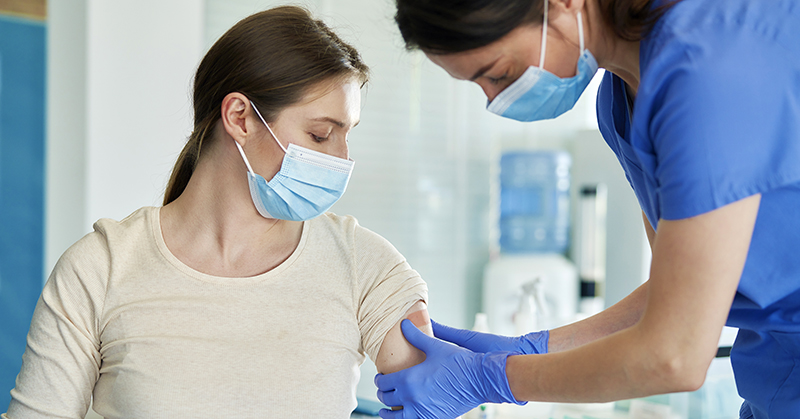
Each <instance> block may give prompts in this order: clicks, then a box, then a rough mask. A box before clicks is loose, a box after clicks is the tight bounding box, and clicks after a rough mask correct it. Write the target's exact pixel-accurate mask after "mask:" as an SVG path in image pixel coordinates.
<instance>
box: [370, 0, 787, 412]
mask: <svg viewBox="0 0 800 419" xmlns="http://www.w3.org/2000/svg"><path fill="white" fill-rule="evenodd" d="M396 20H397V23H398V24H399V27H400V31H401V33H402V35H403V37H404V39H405V42H406V44H407V46H408V47H410V48H420V49H422V51H424V52H425V53H426V54H427V56H428V57H429V58H430V59H431V60H432V61H433V62H434V63H436V64H438V65H439V66H441V67H442V68H443V69H445V70H446V71H447V72H448V73H449V74H450V75H452V76H453V77H455V78H457V79H462V80H469V81H473V82H475V83H477V84H478V85H480V86H481V87H482V88H483V90H484V92H485V93H486V96H487V97H488V99H489V103H488V110H489V111H491V112H494V113H496V114H499V115H502V116H505V117H508V118H512V119H516V120H520V121H535V120H542V119H548V118H554V117H557V116H558V115H560V114H562V113H563V112H565V111H567V110H569V109H570V108H571V107H572V106H573V105H574V103H575V102H576V100H577V99H578V97H579V96H580V94H581V92H582V91H583V90H584V88H585V87H586V85H587V84H588V83H589V80H590V79H591V78H592V76H593V75H594V74H595V72H596V70H597V69H598V67H602V68H605V69H606V70H607V72H606V73H605V75H604V77H603V81H602V85H601V87H600V91H599V95H598V98H597V115H598V120H599V125H600V131H601V132H602V134H603V137H604V139H605V141H606V142H607V143H608V145H609V147H611V149H612V150H613V151H614V153H616V155H617V158H618V159H619V162H620V164H621V165H622V168H623V169H624V171H625V174H626V175H627V178H628V180H629V182H630V184H631V186H632V187H633V189H634V191H635V193H636V196H637V197H638V199H639V203H640V205H641V207H642V210H643V213H644V224H645V227H646V230H647V233H648V238H649V239H650V245H651V249H652V253H653V259H652V266H651V271H650V279H649V281H647V282H646V283H645V284H644V285H642V286H641V287H639V288H638V289H637V290H635V291H634V292H633V293H631V294H630V295H629V296H628V297H626V298H625V299H623V300H622V301H621V302H619V303H617V304H616V305H614V306H612V307H610V308H608V309H607V310H605V311H604V312H602V313H600V314H598V315H596V316H594V317H591V318H589V319H586V320H584V321H581V322H579V323H575V324H571V325H568V326H565V327H562V328H558V329H554V330H551V331H549V332H548V331H542V332H536V333H531V334H529V335H525V336H520V337H515V338H507V337H501V336H494V335H489V334H480V333H473V332H468V331H464V330H458V329H452V328H449V327H446V326H442V325H439V324H434V334H435V335H436V337H437V338H439V339H434V338H430V337H428V336H426V335H424V334H423V333H421V332H419V331H418V330H417V329H416V328H415V327H413V325H411V324H410V323H409V322H404V324H403V332H404V334H405V336H406V338H407V339H408V340H409V341H410V342H411V343H412V344H413V345H415V346H417V347H418V348H420V349H422V350H423V351H424V352H425V353H426V355H427V360H426V361H425V362H424V363H422V364H420V365H418V366H415V367H412V368H409V369H407V370H404V371H401V372H398V373H394V374H388V375H378V376H377V377H376V380H375V381H376V384H377V386H378V397H379V398H380V400H381V401H383V402H384V403H385V404H386V405H388V406H402V407H403V409H402V410H395V411H388V410H384V411H383V412H382V413H381V416H382V417H384V418H404V419H411V418H452V417H455V416H458V415H459V414H462V413H464V412H466V411H468V410H470V409H471V408H474V407H475V406H477V405H479V404H480V403H484V402H493V403H501V402H510V403H521V402H522V401H526V400H531V401H533V400H535V401H554V402H606V401H612V400H619V399H628V398H635V397H642V396H648V395H652V394H657V393H668V392H678V391H691V390H695V389H697V388H698V387H700V386H701V385H702V384H703V381H704V379H705V375H706V371H707V369H708V366H709V364H710V363H711V360H712V359H713V358H714V355H715V353H716V350H717V344H718V340H719V337H720V333H721V330H722V327H723V325H725V324H727V325H730V326H734V327H738V328H739V334H738V337H737V339H736V342H735V344H734V346H733V350H732V351H731V362H732V364H733V369H734V373H735V376H736V383H737V387H738V391H739V394H740V395H741V396H742V397H743V398H744V399H745V402H744V404H743V405H742V407H741V411H740V417H741V418H751V417H753V418H758V419H763V418H797V417H800V253H798V249H800V216H798V209H800V4H798V2H796V1H794V0H759V1H753V0H725V1H722V0H682V1H674V2H660V1H648V0H550V1H549V3H548V2H547V1H541V0H472V1H465V0H397V15H396ZM576 69H577V70H576ZM442 340H444V341H449V342H452V343H454V344H455V345H453V344H450V343H446V342H443V341H442Z"/></svg>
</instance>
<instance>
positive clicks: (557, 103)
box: [486, 1, 597, 122]
mask: <svg viewBox="0 0 800 419" xmlns="http://www.w3.org/2000/svg"><path fill="white" fill-rule="evenodd" d="M548 3H549V2H548V1H545V2H544V24H543V25H542V52H541V55H540V56H539V67H533V66H531V67H528V69H527V70H525V72H524V73H522V76H520V78H519V79H517V80H516V81H515V82H514V83H511V85H510V86H508V87H506V88H505V90H503V91H502V92H500V94H499V95H497V97H495V98H494V100H492V101H491V102H489V103H488V104H487V105H486V109H488V110H489V112H492V113H494V114H497V115H500V116H503V117H506V118H511V119H516V120H517V121H523V122H530V121H540V120H542V119H552V118H555V117H557V116H559V115H561V114H563V113H564V112H566V111H568V110H570V109H572V107H573V106H575V103H576V102H577V101H578V98H579V97H580V96H581V93H583V91H584V90H585V89H586V86H588V85H589V82H590V81H592V77H594V74H595V73H596V72H597V60H595V58H594V56H593V55H592V53H591V52H589V50H588V49H585V48H584V44H583V19H582V16H581V13H580V12H578V38H579V40H580V48H581V56H580V58H579V59H578V69H577V73H576V74H575V76H574V77H570V78H567V79H562V78H560V77H558V76H556V75H555V74H553V73H551V72H549V71H547V70H545V69H544V56H545V49H546V47H547V8H548Z"/></svg>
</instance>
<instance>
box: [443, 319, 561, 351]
mask: <svg viewBox="0 0 800 419" xmlns="http://www.w3.org/2000/svg"><path fill="white" fill-rule="evenodd" d="M431 323H433V335H434V336H436V337H437V338H439V339H442V340H446V341H448V342H452V343H455V344H456V345H458V346H461V347H462V348H467V349H469V350H470V351H473V352H495V351H508V352H520V353H522V354H525V355H533V354H546V353H547V343H548V341H549V340H550V332H549V331H547V330H543V331H541V332H531V333H528V334H527V335H522V336H517V337H508V336H500V335H493V334H491V333H480V332H473V331H471V330H464V329H456V328H454V327H450V326H445V325H443V324H439V323H436V322H435V321H433V320H431Z"/></svg>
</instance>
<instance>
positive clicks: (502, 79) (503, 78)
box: [486, 73, 508, 84]
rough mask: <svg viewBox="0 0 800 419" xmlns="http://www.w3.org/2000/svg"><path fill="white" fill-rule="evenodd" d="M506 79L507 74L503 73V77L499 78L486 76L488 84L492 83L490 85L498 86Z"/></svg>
mask: <svg viewBox="0 0 800 419" xmlns="http://www.w3.org/2000/svg"><path fill="white" fill-rule="evenodd" d="M506 77H508V73H503V75H502V76H500V77H489V76H486V78H487V79H489V83H492V84H500V82H502V81H504V80H505V79H506Z"/></svg>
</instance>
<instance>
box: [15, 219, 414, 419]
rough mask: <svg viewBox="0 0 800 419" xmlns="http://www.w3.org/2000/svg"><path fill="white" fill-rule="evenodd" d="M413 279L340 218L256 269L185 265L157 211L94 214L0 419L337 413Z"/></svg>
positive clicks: (37, 326) (69, 255)
mask: <svg viewBox="0 0 800 419" xmlns="http://www.w3.org/2000/svg"><path fill="white" fill-rule="evenodd" d="M419 300H423V301H426V300H427V287H426V285H425V283H424V282H423V281H422V279H421V278H420V277H419V275H418V274H417V272H415V271H414V270H413V269H411V268H410V267H409V265H408V264H407V263H406V261H405V259H404V258H403V257H402V255H401V254H400V253H399V252H398V251H397V250H396V249H395V248H394V247H393V246H392V245H391V244H389V242H387V241H386V240H384V239H383V238H381V237H380V236H378V235H377V234H375V233H373V232H371V231H369V230H367V229H365V228H363V227H361V226H359V225H358V223H357V221H356V220H355V219H354V218H352V217H341V216H337V215H334V214H331V213H328V214H325V215H322V216H320V217H317V218H315V219H313V220H311V221H307V222H305V223H304V225H303V231H302V236H301V239H300V243H299V245H298V246H297V249H296V250H295V251H294V252H293V253H292V255H291V256H290V257H289V258H288V259H287V260H286V261H285V262H283V263H282V264H280V265H279V266H277V267H276V268H274V269H272V270H270V271H269V272H267V273H264V274H262V275H258V276H254V277H248V278H223V277H216V276H211V275H206V274H203V273H201V272H198V271H195V270H193V269H192V268H190V267H188V266H187V265H185V264H183V263H182V262H181V261H180V260H178V259H177V258H176V257H175V256H174V255H172V253H170V251H169V249H167V246H166V244H165V243H164V239H163V237H162V235H161V228H160V224H159V209H158V208H154V207H146V208H142V209H140V210H138V211H136V212H135V213H133V214H132V215H130V216H129V217H128V218H126V219H124V220H122V221H121V222H116V221H112V220H107V219H103V220H100V221H98V222H97V223H95V226H94V232H92V233H89V234H88V235H86V236H85V237H83V238H82V239H81V240H80V241H78V242H77V243H76V244H74V245H73V246H72V247H71V248H70V249H69V250H67V252H66V253H64V255H63V256H62V257H61V259H60V260H59V262H58V263H57V265H56V267H55V268H54V269H53V272H52V274H51V276H50V278H49V279H48V281H47V283H46V285H45V287H44V290H43V291H42V295H41V298H40V299H39V301H38V303H37V305H36V309H35V312H34V315H33V321H32V323H31V328H30V332H29V333H28V340H27V348H26V350H25V354H24V355H23V365H22V370H21V372H20V374H19V375H18V377H17V381H16V387H15V388H14V389H13V390H12V391H11V396H12V401H11V404H10V406H9V409H8V412H7V413H6V414H4V415H2V418H3V419H28V418H83V417H84V415H85V414H86V411H87V409H88V406H89V402H90V399H91V397H92V396H93V397H94V406H93V407H94V410H95V411H96V412H97V413H99V414H100V415H102V416H104V417H106V418H204V417H230V418H267V417H275V418H278V417H280V418H306V417H308V418H311V417H315V418H322V417H324V418H347V417H349V414H350V412H351V411H352V410H353V409H354V408H355V406H356V398H355V388H356V384H357V382H358V379H359V365H360V364H361V363H362V362H363V361H364V357H365V354H367V355H369V356H370V357H371V358H372V359H373V360H374V359H375V358H376V356H377V354H378V351H379V349H380V346H381V344H382V342H383V338H384V336H385V335H386V333H387V332H388V331H389V329H390V328H391V327H392V326H393V325H395V324H396V323H397V322H398V321H399V320H400V319H402V318H403V316H404V315H405V313H406V311H407V310H408V309H409V308H410V307H411V306H412V305H413V304H414V303H416V302H417V301H419Z"/></svg>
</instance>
